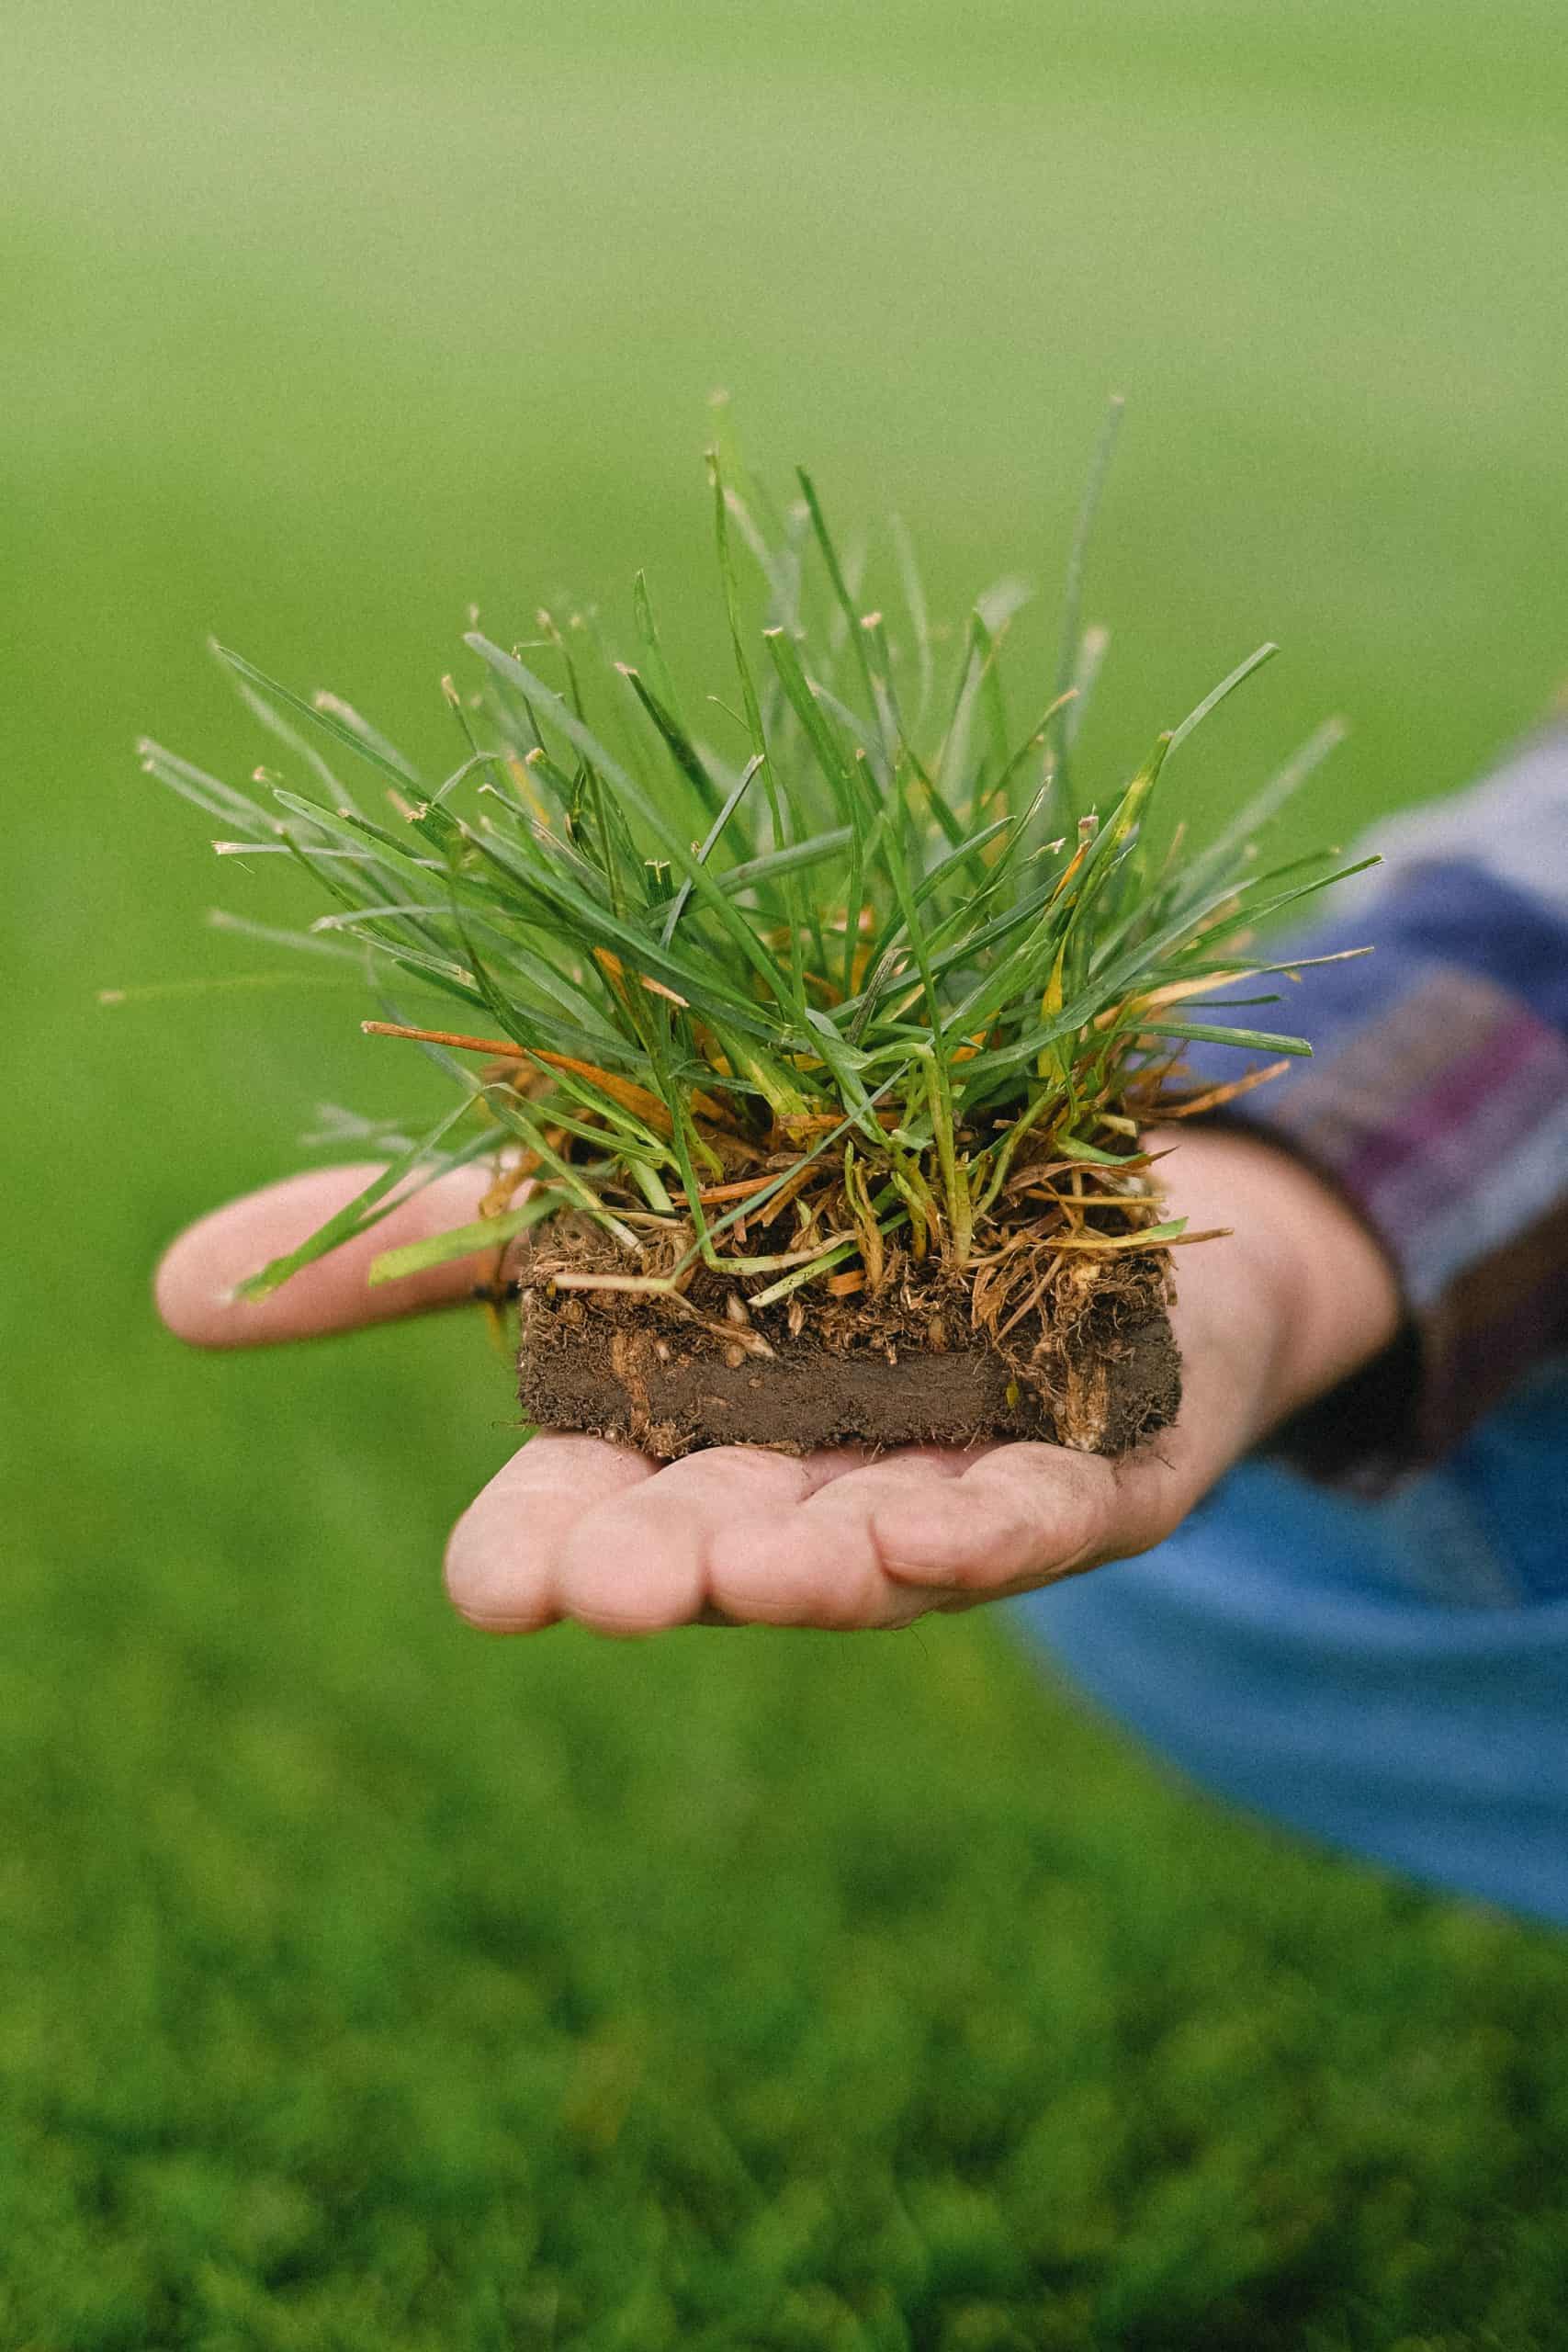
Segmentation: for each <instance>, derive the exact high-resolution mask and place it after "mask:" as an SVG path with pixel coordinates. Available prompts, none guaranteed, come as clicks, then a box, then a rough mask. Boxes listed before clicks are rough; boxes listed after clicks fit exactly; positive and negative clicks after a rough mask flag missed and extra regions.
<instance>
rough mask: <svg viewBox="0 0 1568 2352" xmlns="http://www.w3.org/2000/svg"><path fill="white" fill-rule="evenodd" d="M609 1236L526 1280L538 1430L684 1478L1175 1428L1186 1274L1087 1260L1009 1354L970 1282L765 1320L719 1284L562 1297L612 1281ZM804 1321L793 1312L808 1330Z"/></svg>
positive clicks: (932, 1283) (524, 1350)
mask: <svg viewBox="0 0 1568 2352" xmlns="http://www.w3.org/2000/svg"><path fill="white" fill-rule="evenodd" d="M618 1262H619V1261H616V1260H615V1258H614V1256H613V1253H612V1255H611V1256H610V1257H609V1258H607V1257H606V1250H605V1245H604V1242H603V1241H602V1240H601V1239H600V1238H599V1236H597V1235H596V1234H591V1233H584V1232H579V1233H576V1234H567V1235H565V1236H562V1235H560V1234H559V1233H556V1234H554V1235H552V1238H551V1244H550V1249H549V1254H548V1256H546V1255H545V1253H544V1252H543V1251H540V1252H537V1253H536V1255H535V1257H534V1259H533V1260H532V1261H531V1262H530V1263H529V1265H528V1266H527V1267H526V1268H525V1274H524V1289H523V1312H522V1334H521V1351H520V1382H519V1394H520V1397H521V1401H522V1406H523V1411H524V1414H525V1417H526V1418H527V1419H529V1420H530V1421H533V1422H536V1423H537V1424H539V1425H540V1426H542V1427H545V1428H549V1429H565V1430H588V1431H592V1433H593V1434H595V1435H597V1436H601V1437H609V1438H615V1439H619V1440H621V1441H623V1442H626V1443H628V1444H631V1445H635V1446H637V1448H638V1450H639V1451H640V1452H642V1453H649V1454H651V1455H653V1456H654V1457H655V1459H656V1460H660V1461H665V1462H670V1461H674V1460H676V1459H677V1458H678V1457H679V1456H680V1455H682V1454H684V1453H692V1452H694V1451H695V1450H696V1449H697V1448H698V1447H700V1446H709V1445H739V1444H747V1445H770V1446H773V1447H776V1448H777V1449H779V1450H780V1451H782V1452H787V1453H804V1452H805V1451H807V1449H808V1448H810V1447H814V1446H823V1445H839V1444H870V1445H875V1446H887V1445H911V1444H938V1445H956V1446H964V1445H973V1444H975V1443H977V1442H980V1441H982V1440H984V1439H987V1438H1032V1439H1037V1440H1044V1441H1046V1442H1055V1443H1056V1444H1060V1445H1067V1446H1071V1447H1073V1448H1074V1449H1075V1450H1077V1451H1079V1452H1084V1453H1106V1454H1119V1453H1127V1452H1129V1451H1130V1450H1131V1449H1132V1448H1133V1447H1134V1446H1135V1445H1137V1444H1140V1443H1141V1442H1143V1441H1145V1439H1147V1438H1150V1437H1153V1436H1155V1435H1156V1433H1157V1432H1158V1431H1159V1430H1162V1429H1165V1428H1167V1427H1168V1425H1169V1424H1170V1422H1171V1421H1173V1420H1174V1419H1175V1418H1176V1413H1177V1409H1178V1408H1179V1404H1180V1401H1181V1369H1180V1358H1179V1354H1178V1352H1177V1347H1176V1341H1175V1339H1174V1336H1173V1335H1172V1332H1171V1328H1170V1319H1169V1315H1168V1301H1169V1275H1168V1272H1167V1261H1165V1260H1164V1259H1162V1258H1160V1257H1159V1256H1157V1255H1156V1254H1155V1253H1154V1252H1150V1253H1148V1254H1146V1255H1144V1256H1137V1255H1134V1254H1133V1253H1128V1252H1117V1253H1116V1255H1115V1256H1114V1258H1111V1255H1110V1253H1105V1254H1104V1255H1101V1254H1100V1253H1094V1254H1092V1255H1091V1254H1088V1253H1086V1254H1085V1256H1083V1257H1082V1258H1079V1259H1077V1260H1076V1261H1074V1262H1073V1263H1072V1264H1071V1266H1070V1267H1069V1268H1068V1269H1067V1270H1066V1273H1065V1277H1064V1278H1063V1279H1062V1280H1059V1281H1058V1282H1057V1283H1055V1286H1054V1287H1053V1289H1052V1290H1051V1292H1050V1294H1049V1295H1048V1297H1047V1298H1046V1299H1045V1301H1044V1303H1043V1306H1041V1308H1040V1309H1039V1311H1038V1312H1036V1313H1034V1314H1032V1316H1031V1317H1029V1318H1027V1319H1026V1321H1025V1323H1024V1324H1023V1326H1022V1327H1018V1326H1015V1327H1014V1329H1011V1330H1010V1331H1009V1332H1007V1333H1006V1334H1005V1335H1004V1336H1003V1337H1002V1338H1001V1339H1000V1340H998V1339H994V1338H992V1337H991V1336H990V1335H989V1334H988V1332H987V1330H986V1329H984V1328H983V1327H981V1326H978V1325H977V1324H976V1318H975V1312H974V1300H973V1292H972V1291H971V1289H970V1288H969V1286H968V1285H967V1284H966V1283H964V1281H963V1279H962V1278H961V1277H956V1276H953V1275H952V1274H950V1273H947V1272H942V1271H939V1270H929V1269H916V1268H912V1267H908V1266H907V1267H906V1268H904V1269H903V1270H902V1273H901V1278H900V1280H899V1281H898V1283H897V1285H895V1286H894V1287H893V1290H892V1294H891V1295H886V1296H881V1297H878V1298H876V1299H873V1300H867V1299H865V1298H864V1297H863V1296H862V1297H859V1298H854V1299H846V1300H843V1301H828V1300H824V1301H821V1302H819V1303H816V1304H813V1305H811V1306H807V1305H806V1298H805V1295H804V1294H801V1293H797V1294H796V1295H795V1298H794V1299H792V1300H791V1301H789V1302H788V1304H787V1306H786V1305H784V1304H783V1303H781V1304H779V1305H777V1306H771V1307H767V1308H763V1309H760V1310H757V1311H756V1312H755V1313H753V1312H752V1311H751V1310H750V1306H749V1305H748V1304H746V1303H745V1302H744V1300H743V1298H742V1295H741V1294H740V1293H739V1292H738V1291H737V1290H736V1288H735V1286H734V1285H733V1284H731V1283H720V1282H719V1281H718V1280H717V1278H716V1277H713V1276H710V1275H707V1274H706V1273H705V1272H700V1273H699V1276H698V1278H697V1280H695V1281H694V1283H692V1285H691V1287H690V1289H689V1291H688V1292H687V1293H686V1294H685V1295H684V1296H683V1297H680V1298H671V1297H667V1296H649V1295H647V1294H640V1293H628V1292H625V1291H613V1290H581V1289H571V1288H566V1289H559V1288H557V1287H556V1286H555V1283H554V1276H555V1274H556V1273H558V1272H570V1271H576V1272H607V1271H611V1270H613V1268H614V1266H615V1264H617V1263H618ZM791 1310H793V1312H792V1311H791Z"/></svg>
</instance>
